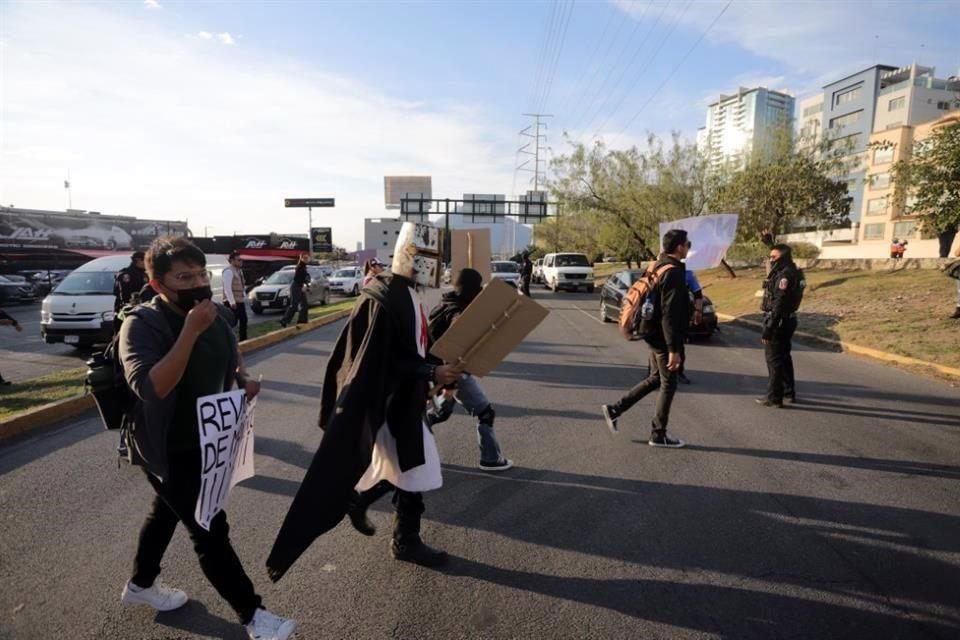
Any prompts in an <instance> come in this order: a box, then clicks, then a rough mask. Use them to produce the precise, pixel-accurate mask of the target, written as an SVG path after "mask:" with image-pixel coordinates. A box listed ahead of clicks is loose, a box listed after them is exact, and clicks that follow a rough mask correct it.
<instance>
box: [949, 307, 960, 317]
mask: <svg viewBox="0 0 960 640" xmlns="http://www.w3.org/2000/svg"><path fill="white" fill-rule="evenodd" d="M950 319H951V320H960V307H957V308H956V310H954V312H953V315H952V316H950Z"/></svg>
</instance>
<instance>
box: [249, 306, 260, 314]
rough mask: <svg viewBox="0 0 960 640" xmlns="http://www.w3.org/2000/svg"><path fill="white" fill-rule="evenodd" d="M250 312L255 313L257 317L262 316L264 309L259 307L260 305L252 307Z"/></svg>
mask: <svg viewBox="0 0 960 640" xmlns="http://www.w3.org/2000/svg"><path fill="white" fill-rule="evenodd" d="M250 310H251V311H253V314H254V315H256V316H259V315H262V314H263V307H261V306H259V305H257V306H253V307H250Z"/></svg>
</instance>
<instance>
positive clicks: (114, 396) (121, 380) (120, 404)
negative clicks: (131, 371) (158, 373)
mask: <svg viewBox="0 0 960 640" xmlns="http://www.w3.org/2000/svg"><path fill="white" fill-rule="evenodd" d="M132 308H133V305H128V306H126V307H124V308H123V309H121V310H120V313H119V314H118V320H119V322H118V323H117V325H118V327H117V330H116V331H115V332H114V334H113V339H111V340H110V343H109V344H108V345H107V347H106V348H105V349H104V350H103V351H102V352H98V353H94V354H93V356H92V357H91V358H90V359H89V360H87V379H86V389H87V392H88V393H90V394H91V395H92V396H93V399H94V401H95V402H96V404H97V409H98V410H99V412H100V418H101V420H102V421H103V426H104V428H105V429H108V430H110V431H115V430H121V431H123V432H124V433H125V432H127V431H129V427H130V424H131V423H132V421H133V412H134V409H135V407H136V401H137V397H136V395H134V393H133V391H131V389H130V386H129V385H128V384H127V378H126V376H124V374H123V363H122V362H121V361H120V330H119V325H122V323H123V315H124V313H125V312H127V311H129V310H130V309H132Z"/></svg>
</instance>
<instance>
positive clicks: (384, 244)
mask: <svg viewBox="0 0 960 640" xmlns="http://www.w3.org/2000/svg"><path fill="white" fill-rule="evenodd" d="M384 233H386V231H384ZM383 246H387V243H386V242H384V243H383Z"/></svg>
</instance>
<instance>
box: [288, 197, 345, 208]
mask: <svg viewBox="0 0 960 640" xmlns="http://www.w3.org/2000/svg"><path fill="white" fill-rule="evenodd" d="M283 206H284V207H287V208H290V207H300V208H307V207H333V206H336V205H334V199H333V198H286V199H285V200H284V201H283Z"/></svg>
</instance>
